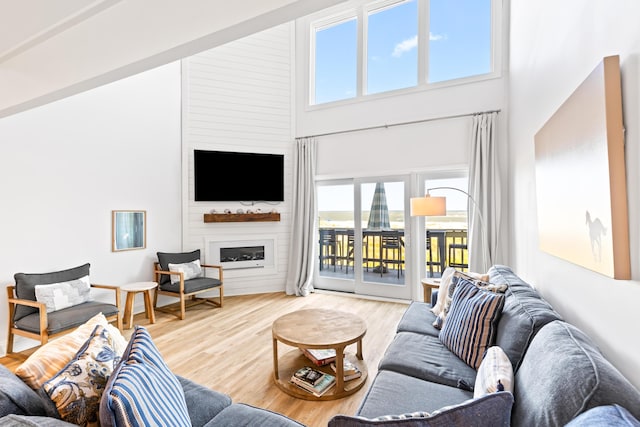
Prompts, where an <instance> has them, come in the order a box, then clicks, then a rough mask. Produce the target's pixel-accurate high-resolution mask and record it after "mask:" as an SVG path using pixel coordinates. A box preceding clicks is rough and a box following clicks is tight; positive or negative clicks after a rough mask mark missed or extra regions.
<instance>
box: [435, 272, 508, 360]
mask: <svg viewBox="0 0 640 427" xmlns="http://www.w3.org/2000/svg"><path fill="white" fill-rule="evenodd" d="M503 306H504V294H502V293H496V292H494V291H491V290H487V289H485V288H481V287H478V286H475V285H474V284H473V283H471V282H469V281H466V280H461V281H460V282H459V283H458V284H457V285H456V289H455V291H454V292H453V299H452V301H451V309H450V310H449V314H448V315H447V320H446V322H444V326H443V327H442V330H441V331H440V335H439V338H440V341H442V343H443V344H444V345H445V346H446V347H447V348H448V349H449V350H451V351H452V352H453V353H454V354H456V355H457V356H458V357H459V358H460V359H462V360H463V361H464V362H465V363H466V364H467V365H469V366H471V367H472V368H474V369H478V368H479V367H480V363H481V362H482V357H483V356H484V353H485V351H486V350H487V348H489V347H491V346H492V345H493V344H494V343H495V338H496V331H497V325H498V320H499V319H500V315H501V314H502V307H503Z"/></svg>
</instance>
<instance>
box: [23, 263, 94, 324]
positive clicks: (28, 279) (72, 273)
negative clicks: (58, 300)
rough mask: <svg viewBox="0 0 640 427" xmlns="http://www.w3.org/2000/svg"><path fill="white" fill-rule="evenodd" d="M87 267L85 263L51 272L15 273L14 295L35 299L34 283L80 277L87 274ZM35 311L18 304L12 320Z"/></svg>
mask: <svg viewBox="0 0 640 427" xmlns="http://www.w3.org/2000/svg"><path fill="white" fill-rule="evenodd" d="M89 267H90V264H89V263H87V264H84V265H81V266H78V267H74V268H69V269H67V270H61V271H54V272H51V273H16V274H14V276H13V278H14V280H15V281H16V296H17V297H18V298H20V299H28V300H31V301H36V285H47V284H51V283H60V282H68V281H71V280H76V279H80V278H82V277H84V276H88V275H89ZM37 312H38V309H37V308H35V307H27V306H24V305H18V306H16V311H15V312H14V315H13V320H14V321H16V320H19V319H21V318H23V317H24V316H26V315H28V314H31V313H37Z"/></svg>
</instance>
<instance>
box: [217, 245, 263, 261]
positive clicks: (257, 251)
mask: <svg viewBox="0 0 640 427" xmlns="http://www.w3.org/2000/svg"><path fill="white" fill-rule="evenodd" d="M255 260H264V246H243V247H232V248H220V261H221V262H242V261H255Z"/></svg>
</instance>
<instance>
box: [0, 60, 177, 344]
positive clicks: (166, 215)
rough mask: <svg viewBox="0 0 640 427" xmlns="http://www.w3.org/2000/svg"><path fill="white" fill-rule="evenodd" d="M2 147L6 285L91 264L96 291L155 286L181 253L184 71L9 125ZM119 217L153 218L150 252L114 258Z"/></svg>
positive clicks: (139, 80) (98, 92) (0, 131)
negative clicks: (158, 274)
mask: <svg viewBox="0 0 640 427" xmlns="http://www.w3.org/2000/svg"><path fill="white" fill-rule="evenodd" d="M0 141H1V142H0V159H2V167H1V168H0V181H1V182H2V185H1V186H0V200H2V209H1V210H0V212H1V218H2V221H0V236H2V240H1V243H0V259H1V260H2V262H0V283H3V284H8V283H13V275H14V274H15V273H18V272H25V273H44V272H48V271H55V270H60V269H66V268H70V267H74V266H77V265H80V264H83V263H85V262H89V263H91V280H92V282H94V283H105V284H114V285H120V284H124V283H128V282H132V281H140V280H151V278H152V273H151V272H152V267H153V260H154V259H155V252H156V251H157V250H167V251H168V250H179V249H180V246H181V241H180V238H181V207H180V204H179V202H178V201H179V200H180V193H181V188H180V177H181V175H180V167H181V164H180V155H181V152H180V66H179V63H171V64H168V65H165V66H163V67H160V68H158V69H155V70H151V71H148V72H146V73H143V74H140V75H136V76H132V77H129V78H127V79H125V80H121V81H118V82H115V83H111V84H109V85H106V86H103V87H100V88H97V89H93V90H91V91H88V92H85V93H82V94H79V95H75V96H73V97H70V98H66V99H64V100H60V101H57V102H55V103H51V104H48V105H45V106H42V107H39V108H36V109H33V110H29V111H25V112H22V113H19V114H16V115H13V116H9V117H5V118H2V119H0ZM172 201H175V202H172ZM114 209H136V210H138V209H141V210H146V211H147V248H146V249H145V250H136V251H125V252H111V211H112V210H114ZM107 295H109V294H107ZM111 295H112V294H111ZM98 297H100V295H99V294H98ZM139 303H140V302H139ZM6 304H7V302H6V293H5V292H2V293H0V306H2V307H6V306H7V305H6ZM2 311H3V312H5V313H6V308H5V309H3V310H2ZM6 322H7V319H6V317H5V316H2V317H0V347H1V348H2V350H3V351H0V353H2V352H4V348H5V347H4V344H5V342H6V330H7V324H6ZM33 344H35V341H32V340H20V339H17V340H16V347H17V348H18V349H19V348H20V347H21V346H25V345H26V346H30V345H33Z"/></svg>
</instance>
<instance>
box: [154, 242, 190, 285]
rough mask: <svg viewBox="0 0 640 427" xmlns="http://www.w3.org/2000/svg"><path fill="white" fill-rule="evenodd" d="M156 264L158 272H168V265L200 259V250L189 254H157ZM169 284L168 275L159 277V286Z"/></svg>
mask: <svg viewBox="0 0 640 427" xmlns="http://www.w3.org/2000/svg"><path fill="white" fill-rule="evenodd" d="M157 256H158V263H159V264H160V270H163V271H171V270H169V264H185V263H188V262H192V261H195V260H199V259H200V249H196V250H195V251H191V252H158V253H157ZM168 283H171V278H170V277H169V275H168V274H161V275H160V283H159V286H163V285H166V284H168Z"/></svg>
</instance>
